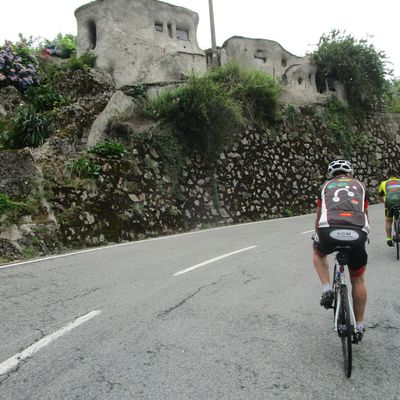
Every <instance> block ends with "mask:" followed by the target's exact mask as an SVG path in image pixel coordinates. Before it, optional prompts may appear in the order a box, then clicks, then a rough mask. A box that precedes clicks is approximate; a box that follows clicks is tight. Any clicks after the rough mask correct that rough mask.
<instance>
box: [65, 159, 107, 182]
mask: <svg viewBox="0 0 400 400" xmlns="http://www.w3.org/2000/svg"><path fill="white" fill-rule="evenodd" d="M67 169H68V170H69V171H70V172H71V174H72V175H74V176H76V177H78V178H95V177H97V176H99V175H100V170H101V167H100V165H98V164H95V163H94V162H93V161H92V160H90V159H88V158H85V157H82V158H79V159H78V160H73V161H70V162H69V163H67Z"/></svg>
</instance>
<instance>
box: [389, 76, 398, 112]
mask: <svg viewBox="0 0 400 400" xmlns="http://www.w3.org/2000/svg"><path fill="white" fill-rule="evenodd" d="M386 111H388V112H392V113H400V79H394V80H393V81H391V82H390V86H389V92H388V99H387V105H386Z"/></svg>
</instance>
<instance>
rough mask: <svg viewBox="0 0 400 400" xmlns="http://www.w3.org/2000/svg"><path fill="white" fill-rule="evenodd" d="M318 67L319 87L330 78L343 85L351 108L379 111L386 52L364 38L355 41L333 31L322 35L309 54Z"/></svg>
mask: <svg viewBox="0 0 400 400" xmlns="http://www.w3.org/2000/svg"><path fill="white" fill-rule="evenodd" d="M311 57H312V60H313V61H314V63H316V64H317V66H318V72H317V84H318V87H319V88H320V90H323V89H324V87H325V81H327V82H328V84H329V85H331V84H332V82H333V81H339V82H342V83H343V84H344V85H345V88H346V96H347V101H348V103H349V105H350V106H351V107H352V108H353V109H356V110H357V109H358V110H363V111H371V110H380V109H381V108H382V105H383V100H384V98H385V96H386V93H387V89H388V88H387V81H386V79H385V76H386V75H387V74H390V73H391V71H389V70H388V69H387V68H386V63H387V61H386V55H385V53H383V52H382V51H377V50H376V49H375V48H374V46H373V45H372V44H369V43H368V41H367V40H366V39H362V40H356V39H355V38H354V37H352V36H351V35H345V34H344V33H342V32H340V31H338V30H333V31H331V32H330V33H329V34H324V35H322V36H321V38H320V40H319V43H318V49H317V50H316V51H314V52H313V53H312V54H311Z"/></svg>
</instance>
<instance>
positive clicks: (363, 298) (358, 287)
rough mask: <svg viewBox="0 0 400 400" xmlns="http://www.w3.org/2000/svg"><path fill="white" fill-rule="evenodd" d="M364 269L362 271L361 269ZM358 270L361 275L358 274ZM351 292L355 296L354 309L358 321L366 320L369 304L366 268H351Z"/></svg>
mask: <svg viewBox="0 0 400 400" xmlns="http://www.w3.org/2000/svg"><path fill="white" fill-rule="evenodd" d="M360 270H362V272H361V271H360ZM356 271H359V272H361V275H356V273H357V272H356ZM350 281H351V294H352V297H353V309H354V316H355V318H356V322H358V323H363V322H364V312H365V307H366V305H367V287H366V285H365V279H364V268H360V269H358V270H350Z"/></svg>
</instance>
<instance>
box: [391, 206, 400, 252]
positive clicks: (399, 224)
mask: <svg viewBox="0 0 400 400" xmlns="http://www.w3.org/2000/svg"><path fill="white" fill-rule="evenodd" d="M391 213H392V215H393V235H392V236H393V241H394V242H395V243H396V255H397V259H399V255H400V236H399V233H400V218H399V215H400V206H395V207H393V208H392V209H391Z"/></svg>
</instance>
